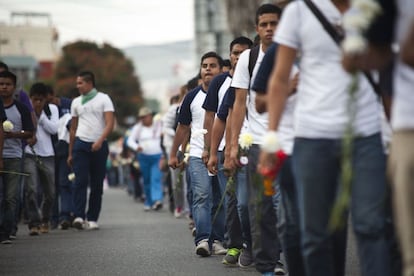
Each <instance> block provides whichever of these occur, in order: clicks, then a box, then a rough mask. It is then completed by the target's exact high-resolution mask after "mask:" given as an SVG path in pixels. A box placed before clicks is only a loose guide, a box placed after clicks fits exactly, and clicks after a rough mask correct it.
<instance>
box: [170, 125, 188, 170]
mask: <svg viewBox="0 0 414 276" xmlns="http://www.w3.org/2000/svg"><path fill="white" fill-rule="evenodd" d="M189 134H190V126H189V125H183V124H178V127H177V131H176V132H175V136H174V142H173V145H172V147H171V152H170V159H169V160H168V165H169V166H170V167H171V168H173V169H175V168H177V167H179V166H180V165H181V164H180V162H179V161H178V159H177V151H178V147H179V146H180V145H181V144H182V143H183V141H185V140H187V141H188V136H189ZM183 150H184V149H183Z"/></svg>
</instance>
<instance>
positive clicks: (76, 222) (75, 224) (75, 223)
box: [72, 217, 85, 230]
mask: <svg viewBox="0 0 414 276" xmlns="http://www.w3.org/2000/svg"><path fill="white" fill-rule="evenodd" d="M84 224H85V222H84V221H83V218H80V217H77V218H75V219H74V220H73V223H72V226H73V227H74V228H76V229H78V230H83V228H84Z"/></svg>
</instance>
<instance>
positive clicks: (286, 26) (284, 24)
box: [273, 1, 305, 49]
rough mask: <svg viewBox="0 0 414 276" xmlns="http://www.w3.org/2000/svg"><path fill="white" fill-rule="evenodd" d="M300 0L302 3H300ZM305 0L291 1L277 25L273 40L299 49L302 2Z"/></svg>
mask: <svg viewBox="0 0 414 276" xmlns="http://www.w3.org/2000/svg"><path fill="white" fill-rule="evenodd" d="M299 2H300V3H299ZM302 2H303V1H295V2H291V3H290V4H289V5H288V6H287V7H286V8H285V10H284V11H283V14H282V18H281V19H280V22H279V25H278V26H277V30H276V33H275V35H274V37H273V41H275V42H277V43H278V44H281V45H285V46H288V47H290V48H294V49H298V48H299V47H300V38H299V25H300V19H301V14H300V10H299V8H300V4H303V5H305V4H304V3H302Z"/></svg>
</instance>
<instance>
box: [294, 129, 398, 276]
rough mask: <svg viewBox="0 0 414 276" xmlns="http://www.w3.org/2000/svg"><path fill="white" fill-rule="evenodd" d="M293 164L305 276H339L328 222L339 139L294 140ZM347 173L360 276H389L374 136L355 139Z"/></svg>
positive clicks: (380, 158)
mask: <svg viewBox="0 0 414 276" xmlns="http://www.w3.org/2000/svg"><path fill="white" fill-rule="evenodd" d="M292 160H293V169H294V175H295V180H296V184H297V187H298V193H299V212H300V219H301V223H300V225H301V234H302V250H303V251H302V254H303V257H304V263H305V269H306V275H339V274H338V273H335V271H337V267H335V265H334V262H335V260H334V258H333V255H334V254H337V253H338V252H337V250H336V249H337V248H335V245H334V242H333V239H332V234H331V233H330V232H329V231H328V221H329V217H330V214H331V211H332V207H333V204H334V201H335V197H336V195H337V192H338V184H339V183H338V182H339V181H338V180H339V178H340V169H341V167H340V165H341V140H340V139H338V140H334V139H305V138H296V139H295V145H294V150H293V157H292ZM352 169H353V182H352V201H351V213H352V224H353V228H354V232H355V235H356V239H357V245H358V253H359V257H360V260H361V261H360V263H361V272H362V275H391V271H390V256H389V247H388V244H387V241H386V238H385V231H384V230H385V218H386V214H385V201H384V200H385V188H386V185H385V155H384V153H383V147H382V143H381V137H380V135H379V134H376V135H372V136H369V137H363V138H356V139H355V140H354V148H353V161H352ZM343 239H345V236H344V237H343ZM343 244H344V243H343ZM340 247H343V246H340ZM339 250H343V251H345V248H340V249H339ZM336 266H343V263H336Z"/></svg>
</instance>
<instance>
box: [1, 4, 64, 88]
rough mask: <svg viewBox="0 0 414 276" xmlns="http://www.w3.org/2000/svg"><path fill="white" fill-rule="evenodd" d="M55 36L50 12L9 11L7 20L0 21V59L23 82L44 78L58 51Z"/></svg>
mask: <svg viewBox="0 0 414 276" xmlns="http://www.w3.org/2000/svg"><path fill="white" fill-rule="evenodd" d="M57 40H58V33H57V31H56V29H55V28H54V27H53V23H52V19H51V16H50V14H48V13H37V12H12V13H11V15H10V22H9V23H8V24H5V23H3V24H0V59H1V60H4V62H6V63H7V64H8V65H9V67H10V69H11V70H12V71H14V72H16V73H17V74H18V77H19V79H20V80H21V81H23V83H26V82H28V81H32V80H34V79H35V78H40V79H48V78H50V77H52V76H53V65H54V63H55V61H56V60H57V57H58V53H59V49H58V46H57ZM34 61H35V63H36V64H35V66H34Z"/></svg>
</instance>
